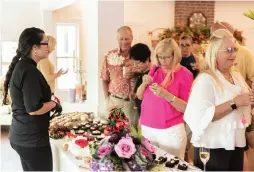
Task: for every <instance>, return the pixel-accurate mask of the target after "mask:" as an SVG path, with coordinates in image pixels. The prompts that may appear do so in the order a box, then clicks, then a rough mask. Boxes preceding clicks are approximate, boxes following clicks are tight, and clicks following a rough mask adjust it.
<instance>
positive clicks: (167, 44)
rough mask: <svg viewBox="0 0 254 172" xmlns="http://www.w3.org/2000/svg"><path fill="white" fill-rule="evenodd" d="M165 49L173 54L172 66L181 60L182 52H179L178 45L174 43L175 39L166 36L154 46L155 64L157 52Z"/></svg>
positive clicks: (157, 63)
mask: <svg viewBox="0 0 254 172" xmlns="http://www.w3.org/2000/svg"><path fill="white" fill-rule="evenodd" d="M166 51H170V52H172V54H173V57H174V59H173V66H175V65H177V64H178V63H180V62H181V60H182V54H181V50H180V48H179V46H178V44H177V43H176V41H175V40H174V39H172V38H166V39H163V40H161V41H160V42H159V43H158V44H157V46H156V47H155V59H156V65H157V66H159V65H160V63H159V59H158V58H157V54H158V53H159V52H166Z"/></svg>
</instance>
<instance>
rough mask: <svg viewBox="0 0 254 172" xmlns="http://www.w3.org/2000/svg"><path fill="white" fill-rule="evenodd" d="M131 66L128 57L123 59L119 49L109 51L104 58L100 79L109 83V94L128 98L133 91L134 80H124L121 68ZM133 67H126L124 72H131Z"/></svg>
mask: <svg viewBox="0 0 254 172" xmlns="http://www.w3.org/2000/svg"><path fill="white" fill-rule="evenodd" d="M127 64H131V60H130V58H129V56H127V57H124V56H123V55H122V54H121V52H120V48H117V49H114V50H111V51H109V52H108V53H107V55H106V56H105V57H104V62H103V65H102V70H101V76H100V77H101V79H102V80H104V81H108V82H109V90H108V91H109V92H110V93H111V94H116V95H119V96H122V97H129V96H130V94H131V93H132V92H133V90H134V86H135V82H136V79H135V78H131V79H130V78H124V76H123V68H124V66H126V65H127ZM133 70H134V69H133V65H128V67H126V71H133Z"/></svg>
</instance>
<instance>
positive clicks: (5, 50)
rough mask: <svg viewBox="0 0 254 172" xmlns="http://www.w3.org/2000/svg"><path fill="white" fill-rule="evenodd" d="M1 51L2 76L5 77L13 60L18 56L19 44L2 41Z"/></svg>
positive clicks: (0, 70) (0, 72)
mask: <svg viewBox="0 0 254 172" xmlns="http://www.w3.org/2000/svg"><path fill="white" fill-rule="evenodd" d="M0 47H1V48H0V49H1V54H0V55H1V59H0V60H1V67H0V76H5V75H6V73H7V70H8V68H9V65H10V63H11V61H12V58H13V57H14V56H15V55H16V50H17V48H18V42H16V41H2V42H1V45H0Z"/></svg>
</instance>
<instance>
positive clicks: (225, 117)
mask: <svg viewBox="0 0 254 172" xmlns="http://www.w3.org/2000/svg"><path fill="white" fill-rule="evenodd" d="M236 51H237V49H236V41H235V39H234V38H233V35H232V34H231V33H230V32H228V31H227V30H225V29H219V30H217V31H215V32H213V33H212V35H211V40H210V45H209V46H208V49H207V51H206V56H205V60H204V64H203V66H201V73H200V75H199V76H198V78H197V79H196V80H195V82H194V84H193V88H192V92H191V95H190V98H189V101H188V104H187V108H186V110H185V114H184V120H185V121H186V123H187V124H188V125H189V126H190V129H191V131H192V133H193V135H192V139H191V142H192V144H193V145H194V165H196V166H197V167H199V168H203V164H202V162H201V160H200V157H199V147H200V145H201V144H202V145H204V146H205V147H206V148H209V149H210V160H209V161H208V163H207V165H206V167H207V170H211V171H212V170H215V171H228V170H230V171H242V170H243V155H244V154H243V152H244V147H245V146H246V138H245V129H246V127H247V126H248V125H249V124H250V123H251V105H252V104H253V103H254V94H253V91H252V90H250V88H249V87H248V85H247V84H246V82H245V81H244V79H243V78H242V76H241V74H240V73H238V72H236V71H233V70H232V69H231V67H232V66H233V64H234V60H235V57H236V56H235V52H236Z"/></svg>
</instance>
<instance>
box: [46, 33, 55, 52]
mask: <svg viewBox="0 0 254 172" xmlns="http://www.w3.org/2000/svg"><path fill="white" fill-rule="evenodd" d="M47 39H48V41H49V53H52V51H54V48H55V46H56V38H55V37H53V36H50V35H47Z"/></svg>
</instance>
